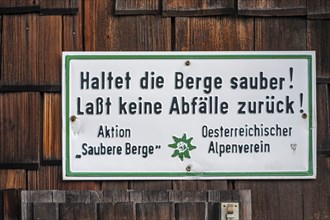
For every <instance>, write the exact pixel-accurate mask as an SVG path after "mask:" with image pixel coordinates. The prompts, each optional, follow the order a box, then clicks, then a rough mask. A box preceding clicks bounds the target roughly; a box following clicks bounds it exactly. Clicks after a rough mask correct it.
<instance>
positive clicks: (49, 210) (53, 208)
mask: <svg viewBox="0 0 330 220" xmlns="http://www.w3.org/2000/svg"><path fill="white" fill-rule="evenodd" d="M33 215H34V216H33V218H34V219H49V220H58V219H59V208H58V204H56V203H35V204H34V205H33Z"/></svg>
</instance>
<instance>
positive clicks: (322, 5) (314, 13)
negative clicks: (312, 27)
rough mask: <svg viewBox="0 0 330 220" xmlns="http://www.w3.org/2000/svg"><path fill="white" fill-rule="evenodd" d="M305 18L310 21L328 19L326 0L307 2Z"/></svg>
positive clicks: (329, 9) (308, 0)
mask: <svg viewBox="0 0 330 220" xmlns="http://www.w3.org/2000/svg"><path fill="white" fill-rule="evenodd" d="M307 17H308V18H311V19H329V18H330V3H329V1H328V0H307Z"/></svg>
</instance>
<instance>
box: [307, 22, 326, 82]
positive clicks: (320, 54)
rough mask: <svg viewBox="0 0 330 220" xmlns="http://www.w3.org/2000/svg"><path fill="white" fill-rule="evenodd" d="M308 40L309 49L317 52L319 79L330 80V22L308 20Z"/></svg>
mask: <svg viewBox="0 0 330 220" xmlns="http://www.w3.org/2000/svg"><path fill="white" fill-rule="evenodd" d="M307 39H308V40H307V49H308V50H315V51H316V70H317V71H316V72H317V77H318V78H327V79H330V62H329V60H330V41H329V39H330V20H308V21H307Z"/></svg>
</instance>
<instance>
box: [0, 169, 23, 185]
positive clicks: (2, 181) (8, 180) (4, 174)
mask: <svg viewBox="0 0 330 220" xmlns="http://www.w3.org/2000/svg"><path fill="white" fill-rule="evenodd" d="M0 166H1V165H0ZM0 177H1V178H0V189H24V188H25V187H26V182H25V178H26V172H25V170H13V169H11V170H5V169H0Z"/></svg>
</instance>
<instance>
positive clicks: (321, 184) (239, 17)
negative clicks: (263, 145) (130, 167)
mask: <svg viewBox="0 0 330 220" xmlns="http://www.w3.org/2000/svg"><path fill="white" fill-rule="evenodd" d="M0 45H1V50H0V60H1V63H0V190H5V189H25V190H128V189H129V190H152V191H158V190H198V191H205V190H227V189H235V190H241V189H250V190H251V197H252V215H253V219H330V211H329V207H330V201H329V199H330V197H329V195H330V158H329V155H330V3H329V1H328V0H290V1H288V0H268V1H265V0H0ZM74 50H76V51H84V50H86V51H211V50H215V51H224V50H229V51H249V50H261V51H262V50H267V51H268V50H315V51H316V56H317V114H318V119H317V123H318V127H317V150H318V156H317V161H318V176H317V179H316V180H275V181H268V180H263V181H261V180H260V181H257V180H256V181H248V180H247V181H241V180H240V181H226V180H224V181H218V180H217V181H78V182H70V181H62V173H61V172H62V171H61V159H62V158H61V148H62V146H61V143H62V142H61V52H62V51H74ZM5 192H7V191H3V193H2V194H1V196H2V195H4V194H5ZM10 192H12V191H9V192H7V194H8V193H9V195H11V194H10ZM1 196H0V197H1ZM1 201H3V198H1V199H0V203H1ZM3 207H6V206H3ZM1 213H2V214H3V213H4V211H3V209H2V211H1V208H0V218H1Z"/></svg>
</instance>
